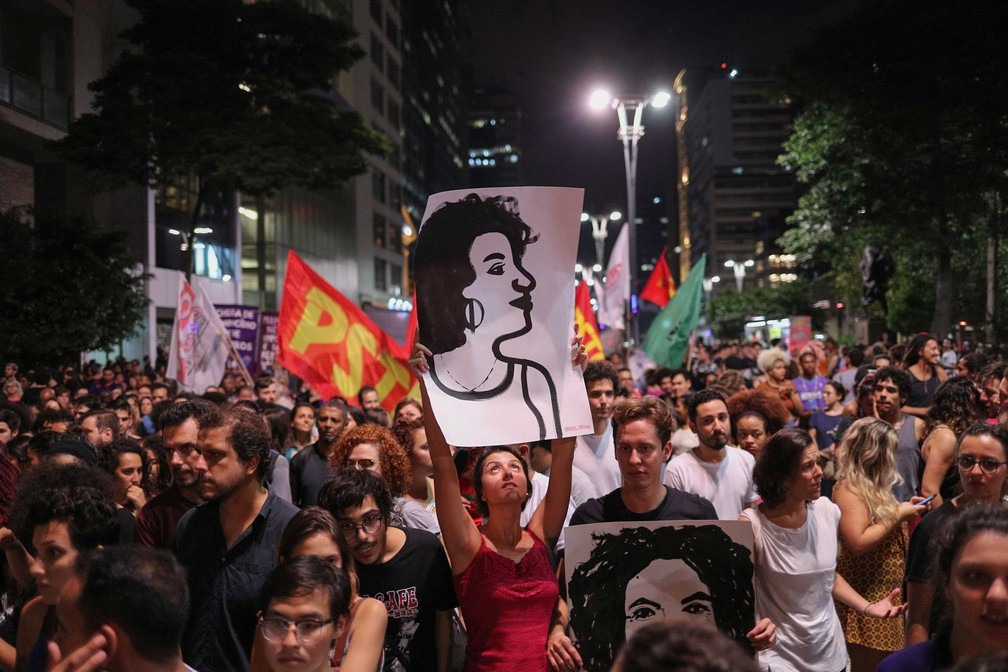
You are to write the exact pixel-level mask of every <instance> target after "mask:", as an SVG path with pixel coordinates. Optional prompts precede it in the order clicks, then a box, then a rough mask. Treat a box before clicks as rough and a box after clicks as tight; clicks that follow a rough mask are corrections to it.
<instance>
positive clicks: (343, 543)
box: [277, 506, 358, 593]
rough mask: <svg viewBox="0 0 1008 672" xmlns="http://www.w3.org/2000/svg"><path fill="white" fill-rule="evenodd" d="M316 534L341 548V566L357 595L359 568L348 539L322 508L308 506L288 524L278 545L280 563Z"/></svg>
mask: <svg viewBox="0 0 1008 672" xmlns="http://www.w3.org/2000/svg"><path fill="white" fill-rule="evenodd" d="M316 534H324V535H327V536H328V537H330V538H331V539H332V540H333V543H335V544H336V545H337V546H338V547H339V552H340V564H341V565H342V567H343V571H344V572H346V574H347V577H348V578H349V579H350V584H351V585H352V586H353V589H354V592H355V593H356V592H357V589H358V583H357V566H356V563H355V562H354V559H353V555H352V554H351V552H350V546H349V544H347V540H346V537H344V536H343V534H342V533H341V532H340V531H339V524H338V523H337V522H336V518H335V517H334V516H333V514H331V513H329V512H328V511H326V510H325V509H323V508H322V507H321V506H306V507H305V508H303V509H301V510H300V511H298V512H297V513H296V514H294V517H293V518H291V519H290V520H289V521H288V522H287V526H286V527H285V528H284V530H283V534H281V535H280V543H278V544H277V558H278V561H279V562H283V561H284V560H289V559H290V558H291V554H292V553H293V552H294V549H295V548H296V547H297V545H298V544H300V543H301V542H302V541H304V540H305V539H307V538H308V537H311V536H314V535H316Z"/></svg>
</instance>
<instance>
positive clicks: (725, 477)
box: [665, 390, 759, 520]
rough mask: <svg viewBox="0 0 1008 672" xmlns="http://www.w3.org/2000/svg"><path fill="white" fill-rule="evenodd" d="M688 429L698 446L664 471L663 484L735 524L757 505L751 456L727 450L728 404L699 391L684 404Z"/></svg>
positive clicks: (715, 395)
mask: <svg viewBox="0 0 1008 672" xmlns="http://www.w3.org/2000/svg"><path fill="white" fill-rule="evenodd" d="M686 408H687V412H688V414H689V426H690V429H691V430H693V431H694V432H696V435H697V438H698V439H699V441H700V443H699V445H698V446H697V447H696V448H694V449H693V450H691V451H689V452H686V453H683V454H682V455H677V456H676V457H674V458H673V459H672V461H671V462H669V464H668V467H667V468H666V470H665V484H666V485H670V486H672V487H674V488H678V489H679V490H682V491H683V492H691V493H693V494H694V495H699V496H700V497H703V498H704V499H706V500H708V501H710V502H711V503H712V504H713V505H714V509H715V510H717V514H718V518H719V519H721V520H738V517H739V516H740V515H742V512H743V511H745V510H746V509H747V508H749V507H750V506H755V505H756V503H757V502H759V495H757V494H756V486H755V484H754V483H753V477H752V471H753V467H754V466H756V460H755V459H754V458H753V456H752V455H750V454H749V453H747V452H746V451H744V450H742V449H741V448H735V447H734V446H729V445H728V441H729V440H730V439H731V418H730V416H729V415H728V404H727V403H726V402H725V399H724V397H723V396H722V395H721V393H720V392H718V391H716V390H700V391H699V392H697V393H695V394H692V395H690V396H689V397H687V400H686Z"/></svg>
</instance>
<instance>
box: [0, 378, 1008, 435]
mask: <svg viewBox="0 0 1008 672" xmlns="http://www.w3.org/2000/svg"><path fill="white" fill-rule="evenodd" d="M998 382H1001V381H998ZM20 433H21V416H19V415H18V414H17V413H15V412H14V411H9V410H7V409H6V408H0V452H2V451H3V450H4V449H5V448H6V447H7V443H8V442H9V441H10V440H11V439H13V438H14V437H15V436H17V435H18V434H20Z"/></svg>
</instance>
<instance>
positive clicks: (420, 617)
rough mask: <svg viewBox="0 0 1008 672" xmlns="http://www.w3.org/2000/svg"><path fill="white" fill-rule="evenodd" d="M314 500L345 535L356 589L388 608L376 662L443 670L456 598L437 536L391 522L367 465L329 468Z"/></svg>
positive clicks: (414, 670) (383, 487)
mask: <svg viewBox="0 0 1008 672" xmlns="http://www.w3.org/2000/svg"><path fill="white" fill-rule="evenodd" d="M319 505H320V506H322V507H323V508H325V509H328V510H329V512H330V513H332V514H333V516H334V517H335V518H336V520H337V522H338V525H339V529H340V532H341V533H342V534H343V536H344V538H345V539H346V540H347V544H348V545H349V547H350V553H351V554H352V555H353V557H354V560H355V561H356V562H357V576H358V579H359V581H360V591H359V592H360V594H361V595H362V596H364V597H373V598H375V599H376V600H379V601H380V602H383V603H384V604H385V608H386V609H388V627H387V628H386V629H385V668H384V669H385V670H388V671H389V672H392V671H393V670H395V671H405V672H447V671H448V670H449V669H450V668H451V658H452V656H451V650H452V624H451V613H452V609H454V608H455V606H456V605H457V601H456V598H455V589H454V586H453V584H452V576H451V569H450V567H449V565H448V557H447V556H446V555H445V552H444V547H443V546H442V545H441V542H440V541H438V539H437V537H436V536H434V535H433V534H431V533H430V532H425V531H424V530H416V529H410V528H398V527H391V526H390V525H389V520H390V517H391V514H392V493H391V492H390V491H389V487H388V485H387V484H386V483H385V479H383V478H382V477H381V476H379V475H377V474H375V473H373V472H371V471H368V470H367V469H343V470H341V471H339V472H337V473H336V474H335V475H334V476H333V477H332V478H330V479H329V480H328V481H326V483H325V484H324V485H323V486H322V490H321V492H319ZM488 608H493V607H492V605H488Z"/></svg>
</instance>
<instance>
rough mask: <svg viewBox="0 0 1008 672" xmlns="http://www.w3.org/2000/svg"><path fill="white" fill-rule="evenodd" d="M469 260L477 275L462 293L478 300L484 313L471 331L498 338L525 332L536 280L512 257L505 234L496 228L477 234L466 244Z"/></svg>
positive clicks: (530, 321) (477, 334)
mask: <svg viewBox="0 0 1008 672" xmlns="http://www.w3.org/2000/svg"><path fill="white" fill-rule="evenodd" d="M469 263H470V264H471V265H472V268H473V270H474V271H475V273H476V278H475V280H473V282H472V284H470V285H469V286H467V287H466V288H465V289H463V290H462V296H463V297H464V298H466V299H469V300H475V301H478V302H479V304H480V305H481V306H482V310H483V313H484V317H483V319H482V320H481V321H480V323H479V326H477V327H476V328H475V329H473V330H472V333H473V334H474V335H475V336H479V337H482V336H484V335H485V336H487V337H491V338H495V339H499V340H504V339H507V338H514V337H516V336H520V335H522V334H525V333H527V332H528V331H529V329H531V327H532V290H533V289H534V288H535V285H536V282H535V279H534V278H533V277H532V276H531V275H530V274H529V272H528V271H526V270H525V268H524V267H523V266H522V264H521V261H520V260H519V259H516V258H515V256H514V254H513V253H512V250H511V243H510V242H509V241H508V239H507V236H505V235H504V234H503V233H497V232H491V233H484V234H482V235H480V236H477V237H476V239H475V240H473V244H472V247H470V248H469ZM481 332H482V333H481Z"/></svg>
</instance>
